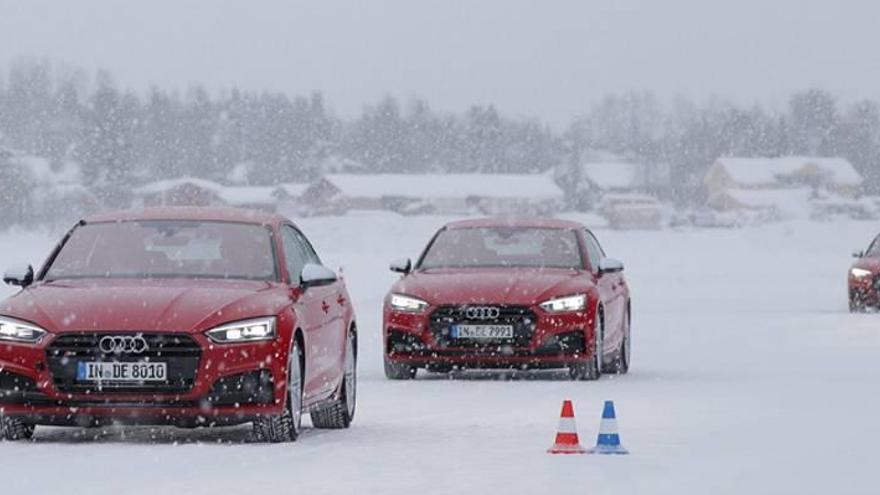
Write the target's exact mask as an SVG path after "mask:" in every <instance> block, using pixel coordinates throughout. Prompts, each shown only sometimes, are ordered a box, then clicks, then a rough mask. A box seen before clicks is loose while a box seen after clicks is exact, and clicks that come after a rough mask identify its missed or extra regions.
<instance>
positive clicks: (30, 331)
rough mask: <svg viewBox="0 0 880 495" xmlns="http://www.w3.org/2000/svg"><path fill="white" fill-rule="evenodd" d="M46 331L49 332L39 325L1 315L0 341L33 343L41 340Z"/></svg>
mask: <svg viewBox="0 0 880 495" xmlns="http://www.w3.org/2000/svg"><path fill="white" fill-rule="evenodd" d="M46 333H48V332H46V331H45V330H43V329H42V328H40V327H38V326H35V325H31V324H29V323H25V322H23V321H18V320H13V319H11V318H5V317H2V316H0V341H7V342H26V343H29V344H33V343H35V342H39V341H40V339H42V338H43V335H46Z"/></svg>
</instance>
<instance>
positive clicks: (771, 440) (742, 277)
mask: <svg viewBox="0 0 880 495" xmlns="http://www.w3.org/2000/svg"><path fill="white" fill-rule="evenodd" d="M573 218H577V217H573ZM446 220H448V219H445V218H438V217H411V218H402V217H398V216H394V215H386V214H359V215H358V214H352V215H349V216H347V217H342V218H314V219H306V220H304V221H302V222H300V224H301V226H302V227H303V229H304V230H305V232H306V234H307V235H309V236H310V237H311V238H312V240H313V241H314V243H315V244H316V246H317V248H318V250H319V252H320V253H321V254H322V256H323V257H324V259H325V261H326V262H327V263H328V264H330V265H332V266H334V267H335V266H343V267H344V269H345V271H344V273H345V276H346V278H347V279H348V283H349V286H350V289H351V292H352V296H353V298H354V300H355V307H356V310H357V312H358V316H359V327H360V333H361V339H360V340H361V361H360V378H361V380H360V384H359V385H360V390H359V393H358V399H359V404H358V412H357V418H356V420H355V423H354V425H353V426H352V428H351V429H350V430H344V431H317V430H311V429H307V430H306V431H305V433H304V434H303V436H302V437H301V439H300V440H299V441H297V442H296V443H295V444H286V445H266V444H257V443H251V442H250V441H249V438H248V435H249V428H247V427H245V428H232V429H216V430H196V431H192V430H180V429H173V428H167V429H150V428H129V429H123V430H119V429H108V430H77V429H57V428H38V430H37V434H36V440H35V441H34V442H28V443H9V442H6V443H0V493H3V494H7V493H14V494H18V493H70V491H71V487H76V488H75V490H76V491H77V492H82V493H88V494H90V495H98V494H105V493H106V494H114V495H118V494H122V493H125V494H130V493H149V494H157V493H169V492H170V490H175V493H187V494H196V493H211V494H219V493H233V492H241V491H246V492H247V493H259V492H261V491H262V490H263V489H266V490H267V493H303V494H317V493H344V494H349V493H351V494H354V493H384V494H396V493H401V494H427V493H503V494H507V493H516V494H519V493H523V494H533V493H632V494H648V493H650V494H653V493H669V494H673V493H674V494H681V493H689V494H690V493H693V494H703V493H712V494H727V493H729V494H741V493H749V494H764V493H766V494H776V493H786V494H787V493H792V494H794V493H798V494H803V493H840V494H855V493H865V494H868V493H878V490H880V488H878V487H877V486H876V479H877V477H876V464H877V461H876V459H877V446H876V444H875V443H874V442H875V441H877V440H880V421H878V418H880V396H878V394H877V390H878V385H877V384H878V382H880V315H878V314H867V315H851V314H849V313H848V312H847V306H846V299H845V282H846V270H847V267H848V266H849V264H850V262H851V258H850V257H849V256H850V253H851V252H852V251H855V250H857V249H862V248H864V247H865V246H866V245H867V243H868V242H869V240H870V238H871V237H873V236H874V235H875V234H876V233H877V230H878V225H877V224H875V223H870V222H865V223H860V222H846V223H822V224H819V223H787V224H776V225H769V226H764V227H753V228H748V229H744V230H732V231H681V232H676V231H659V232H647V231H646V232H616V231H607V230H601V229H600V230H597V235H598V236H599V239H600V241H602V242H603V244H604V246H605V248H606V251H608V253H609V255H610V256H613V257H616V258H620V259H622V260H623V261H624V262H625V263H626V267H627V268H626V273H627V277H628V278H629V282H630V284H631V287H632V291H633V298H634V299H633V301H634V306H633V309H634V316H633V324H634V326H633V339H634V342H633V369H632V371H631V373H630V374H629V375H626V376H622V377H603V378H602V380H601V381H599V382H596V383H590V382H569V381H567V380H565V379H562V378H561V377H560V376H559V375H558V374H555V373H549V374H513V375H510V374H492V373H478V374H466V375H459V376H454V377H452V378H451V379H450V378H447V377H445V376H444V377H433V376H428V377H427V378H426V377H425V375H421V374H420V376H419V378H420V379H419V380H417V381H415V382H389V381H386V380H385V379H384V377H383V375H382V363H381V353H380V351H381V345H380V338H379V326H380V319H381V313H380V308H381V301H382V298H383V296H384V294H385V291H386V290H387V288H388V286H389V285H390V284H391V282H392V281H393V280H394V275H393V274H392V273H390V272H389V271H388V269H387V265H388V261H389V260H390V259H392V258H396V257H401V256H411V257H415V256H416V255H417V254H418V252H419V250H420V249H421V247H422V246H423V244H424V243H425V242H426V241H427V239H428V236H429V235H430V234H431V233H433V231H434V230H435V229H436V228H438V227H439V226H440V225H441V224H442V223H443V222H444V221H446ZM55 237H56V236H54V235H53V236H49V235H46V234H22V233H17V234H5V235H2V236H0V259H2V262H0V264H3V265H7V264H10V263H11V262H16V261H25V260H27V261H36V262H38V261H41V260H42V257H43V256H44V255H45V253H46V252H47V250H48V249H49V248H50V246H51V245H52V243H54V241H55ZM2 290H3V295H4V296H5V295H6V294H8V293H9V292H10V291H9V290H8V288H4V289H2ZM563 399H572V400H573V401H574V403H575V411H576V413H577V423H578V427H579V431H580V434H581V440H582V442H583V443H584V444H590V443H592V442H594V441H595V435H596V433H597V429H598V425H599V416H600V413H601V406H602V402H603V401H604V400H605V399H613V400H614V401H615V403H616V406H617V413H618V420H619V424H620V426H621V435H622V441H623V443H624V445H625V446H626V447H627V448H629V449H630V451H631V452H632V455H629V456H616V457H596V456H551V455H547V454H545V453H544V451H545V449H546V448H547V447H548V446H549V445H550V444H551V443H552V440H553V436H554V433H555V428H556V422H557V418H558V414H559V408H560V403H561V401H562V400H563ZM269 490H271V492H269Z"/></svg>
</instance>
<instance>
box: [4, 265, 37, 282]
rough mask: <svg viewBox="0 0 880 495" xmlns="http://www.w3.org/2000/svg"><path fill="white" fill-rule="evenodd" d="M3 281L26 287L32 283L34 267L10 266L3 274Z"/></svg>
mask: <svg viewBox="0 0 880 495" xmlns="http://www.w3.org/2000/svg"><path fill="white" fill-rule="evenodd" d="M3 282H5V283H7V284H9V285H17V286H19V287H27V286H28V285H31V284H32V283H34V268H33V267H32V266H31V265H21V266H15V267H12V268H10V269H8V270H6V273H4V274H3Z"/></svg>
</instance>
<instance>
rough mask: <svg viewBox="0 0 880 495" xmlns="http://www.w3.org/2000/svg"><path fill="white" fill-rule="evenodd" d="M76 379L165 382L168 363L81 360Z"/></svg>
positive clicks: (86, 380) (87, 380)
mask: <svg viewBox="0 0 880 495" xmlns="http://www.w3.org/2000/svg"><path fill="white" fill-rule="evenodd" d="M76 379H77V380H78V381H82V382H104V383H107V382H110V383H112V382H164V381H165V380H167V379H168V364H167V363H102V362H85V361H80V362H79V363H77V367H76Z"/></svg>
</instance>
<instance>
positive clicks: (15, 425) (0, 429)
mask: <svg viewBox="0 0 880 495" xmlns="http://www.w3.org/2000/svg"><path fill="white" fill-rule="evenodd" d="M35 429H36V428H35V427H34V425H32V424H30V423H25V422H24V421H22V420H20V419H18V418H9V417H5V416H0V440H10V441H16V440H30V439H31V438H33V436H34V430H35Z"/></svg>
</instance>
